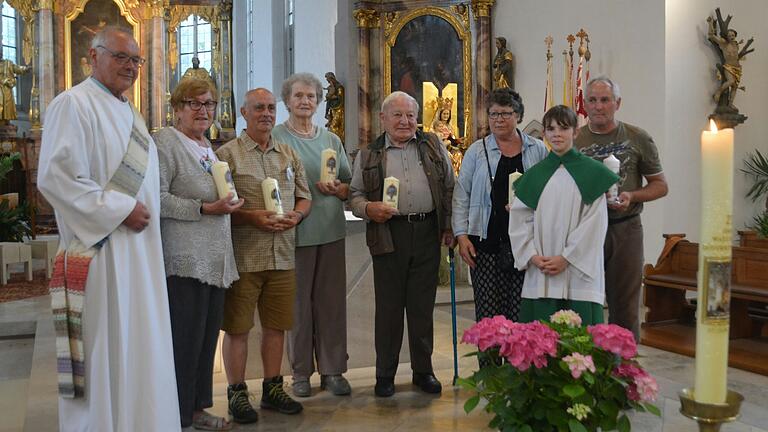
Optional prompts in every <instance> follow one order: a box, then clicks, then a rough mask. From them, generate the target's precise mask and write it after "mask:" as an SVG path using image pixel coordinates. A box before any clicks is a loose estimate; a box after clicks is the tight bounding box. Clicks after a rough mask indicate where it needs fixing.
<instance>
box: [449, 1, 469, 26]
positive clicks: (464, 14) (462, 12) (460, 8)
mask: <svg viewBox="0 0 768 432" xmlns="http://www.w3.org/2000/svg"><path fill="white" fill-rule="evenodd" d="M451 11H452V12H453V13H454V14H456V15H457V16H458V17H459V18H461V23H462V24H463V25H464V28H469V8H468V7H467V5H466V4H464V3H461V4H457V5H455V6H451Z"/></svg>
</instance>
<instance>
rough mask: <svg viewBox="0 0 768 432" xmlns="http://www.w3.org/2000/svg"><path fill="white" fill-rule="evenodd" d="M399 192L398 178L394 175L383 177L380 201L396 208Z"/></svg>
mask: <svg viewBox="0 0 768 432" xmlns="http://www.w3.org/2000/svg"><path fill="white" fill-rule="evenodd" d="M399 194H400V180H398V179H396V178H394V177H387V178H385V179H384V193H383V194H382V195H383V197H382V199H381V200H382V201H384V204H386V205H388V206H390V207H392V208H395V209H396V208H397V198H398V195H399Z"/></svg>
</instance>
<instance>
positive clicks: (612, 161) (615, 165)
mask: <svg viewBox="0 0 768 432" xmlns="http://www.w3.org/2000/svg"><path fill="white" fill-rule="evenodd" d="M603 165H605V167H606V168H608V169H609V170H611V171H613V173H614V174H616V175H618V174H619V170H620V169H621V162H620V161H619V160H618V159H616V156H614V155H613V153H611V154H610V155H608V157H607V158H605V159H603ZM606 198H607V199H608V202H609V203H615V202H617V201H618V200H619V184H618V183H614V184H612V185H611V187H610V188H608V196H607V197H606Z"/></svg>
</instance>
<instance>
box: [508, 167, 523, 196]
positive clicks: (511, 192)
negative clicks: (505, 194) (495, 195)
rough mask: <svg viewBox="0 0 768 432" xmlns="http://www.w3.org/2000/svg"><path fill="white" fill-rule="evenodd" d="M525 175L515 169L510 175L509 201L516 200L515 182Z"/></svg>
mask: <svg viewBox="0 0 768 432" xmlns="http://www.w3.org/2000/svg"><path fill="white" fill-rule="evenodd" d="M522 176H523V173H521V172H518V171H515V172H513V173H511V174H510V175H509V203H510V204H512V201H514V200H515V182H516V181H517V179H519V178H520V177H522Z"/></svg>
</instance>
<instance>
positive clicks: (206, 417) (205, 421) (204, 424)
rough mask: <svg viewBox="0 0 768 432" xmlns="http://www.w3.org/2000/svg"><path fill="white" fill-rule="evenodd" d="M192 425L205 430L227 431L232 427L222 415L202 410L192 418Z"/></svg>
mask: <svg viewBox="0 0 768 432" xmlns="http://www.w3.org/2000/svg"><path fill="white" fill-rule="evenodd" d="M192 427H194V428H195V429H197V430H206V431H228V430H231V429H232V423H230V422H229V421H228V420H227V419H225V418H223V417H218V416H215V415H211V414H208V413H207V412H205V411H203V412H202V413H201V414H199V415H198V416H196V417H195V418H194V419H193V420H192Z"/></svg>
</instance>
